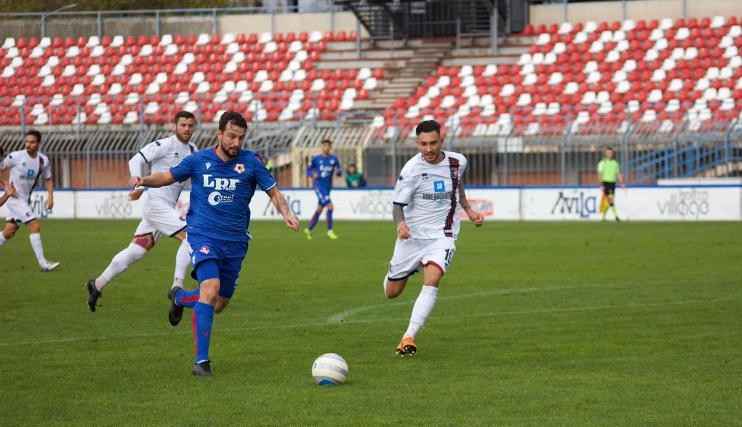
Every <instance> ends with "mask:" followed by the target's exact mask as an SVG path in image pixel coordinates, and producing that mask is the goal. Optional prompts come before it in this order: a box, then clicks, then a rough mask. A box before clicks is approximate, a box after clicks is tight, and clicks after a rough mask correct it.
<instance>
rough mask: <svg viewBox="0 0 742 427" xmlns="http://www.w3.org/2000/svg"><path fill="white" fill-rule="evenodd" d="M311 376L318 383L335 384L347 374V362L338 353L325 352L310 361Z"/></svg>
mask: <svg viewBox="0 0 742 427" xmlns="http://www.w3.org/2000/svg"><path fill="white" fill-rule="evenodd" d="M312 376H313V377H314V382H316V383H317V384H319V385H337V384H342V383H344V382H345V378H346V377H347V376H348V363H347V362H346V361H345V359H343V358H342V357H341V356H340V355H339V354H335V353H325V354H323V355H322V356H320V357H318V358H317V359H316V360H315V361H314V363H312Z"/></svg>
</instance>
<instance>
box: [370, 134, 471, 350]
mask: <svg viewBox="0 0 742 427" xmlns="http://www.w3.org/2000/svg"><path fill="white" fill-rule="evenodd" d="M440 129H441V128H440V125H439V124H438V123H437V122H436V121H434V120H426V121H423V122H420V123H419V124H418V125H417V128H416V129H415V133H416V134H417V149H418V151H419V152H420V153H419V154H417V155H415V156H414V157H413V158H411V159H410V160H409V161H407V163H406V164H405V165H404V167H403V168H402V172H401V173H400V175H399V178H398V179H397V184H396V185H395V187H394V198H393V202H394V207H393V215H394V222H395V223H396V225H397V241H396V242H395V244H394V255H392V259H391V261H390V262H389V272H388V274H387V276H386V277H385V278H384V295H386V297H387V298H396V297H398V296H399V295H401V294H402V291H404V288H405V285H406V284H407V279H408V278H409V277H410V276H411V275H413V274H414V273H415V272H417V271H418V270H420V269H422V271H423V287H422V289H421V290H420V295H419V296H418V297H417V300H416V301H415V305H414V306H413V307H412V315H411V317H410V323H409V326H408V327H407V330H406V331H405V333H404V335H403V336H402V341H401V342H400V343H399V345H398V346H397V349H396V351H397V353H398V354H400V355H401V356H406V355H407V356H412V355H414V354H415V353H416V352H417V345H416V344H415V336H416V335H417V333H418V331H419V330H420V329H421V328H422V327H423V325H424V324H425V320H426V319H427V318H428V316H429V315H430V312H431V311H432V310H433V306H435V301H436V298H437V296H438V284H439V282H440V280H441V278H442V277H443V275H444V274H445V272H446V269H447V268H448V266H449V264H450V263H451V261H452V259H453V254H454V251H455V250H456V244H455V241H456V239H457V238H458V235H459V226H460V220H459V218H458V215H457V209H458V206H459V205H460V206H461V208H463V209H464V212H466V215H467V216H468V217H469V220H471V221H472V222H473V223H474V224H475V225H477V226H480V225H482V222H483V220H484V219H483V217H482V215H481V214H480V213H479V212H477V211H475V210H474V209H472V208H471V206H469V202H468V201H467V199H466V194H465V192H464V183H463V180H462V177H463V175H464V170H466V163H467V161H466V157H464V156H463V155H462V154H459V153H454V152H451V151H443V150H442V145H443V142H442V141H441V134H440Z"/></svg>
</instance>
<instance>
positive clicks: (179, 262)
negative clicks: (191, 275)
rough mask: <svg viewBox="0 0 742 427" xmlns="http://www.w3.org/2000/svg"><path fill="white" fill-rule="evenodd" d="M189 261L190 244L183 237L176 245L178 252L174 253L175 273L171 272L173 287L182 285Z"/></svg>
mask: <svg viewBox="0 0 742 427" xmlns="http://www.w3.org/2000/svg"><path fill="white" fill-rule="evenodd" d="M190 263H191V246H190V245H189V244H188V241H187V240H185V239H183V241H182V242H180V246H178V252H177V253H176V254H175V273H174V274H173V287H176V286H180V287H181V288H182V287H183V280H184V279H185V275H186V271H187V270H188V265H190Z"/></svg>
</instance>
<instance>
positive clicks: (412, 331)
mask: <svg viewBox="0 0 742 427" xmlns="http://www.w3.org/2000/svg"><path fill="white" fill-rule="evenodd" d="M437 298H438V288H437V287H435V286H429V285H425V286H423V288H422V289H421V290H420V295H418V296H417V300H415V305H414V306H413V307H412V315H411V316H410V325H409V326H408V327H407V331H406V332H405V333H404V336H406V337H412V338H415V335H417V333H418V331H420V329H421V328H422V327H423V325H425V320H427V318H428V316H429V315H430V312H431V311H433V307H435V300H436V299H437Z"/></svg>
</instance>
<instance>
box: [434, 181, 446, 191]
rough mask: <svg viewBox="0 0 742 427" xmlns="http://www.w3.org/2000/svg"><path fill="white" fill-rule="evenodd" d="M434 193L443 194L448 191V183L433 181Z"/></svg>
mask: <svg viewBox="0 0 742 427" xmlns="http://www.w3.org/2000/svg"><path fill="white" fill-rule="evenodd" d="M433 191H435V192H436V193H443V192H445V191H446V183H445V182H443V181H433Z"/></svg>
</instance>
